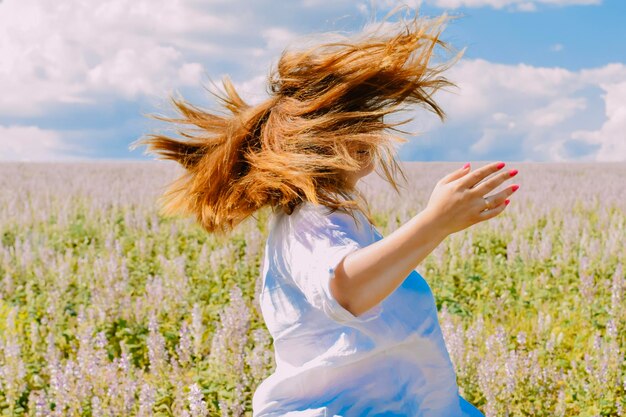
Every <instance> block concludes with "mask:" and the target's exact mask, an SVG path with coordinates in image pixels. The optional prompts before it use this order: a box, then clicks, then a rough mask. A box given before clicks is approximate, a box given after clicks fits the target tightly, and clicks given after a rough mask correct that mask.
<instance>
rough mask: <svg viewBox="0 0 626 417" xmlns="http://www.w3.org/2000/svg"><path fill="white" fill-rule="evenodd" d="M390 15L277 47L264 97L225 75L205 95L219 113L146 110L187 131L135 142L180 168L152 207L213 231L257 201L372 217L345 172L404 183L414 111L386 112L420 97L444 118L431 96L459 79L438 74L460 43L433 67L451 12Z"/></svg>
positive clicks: (181, 104)
mask: <svg viewBox="0 0 626 417" xmlns="http://www.w3.org/2000/svg"><path fill="white" fill-rule="evenodd" d="M395 14H396V13H395V12H394V13H390V14H389V15H387V17H385V19H384V20H383V21H382V22H379V23H378V24H377V25H372V24H370V25H368V27H367V28H366V29H363V30H362V31H361V32H360V33H357V34H355V35H352V36H344V35H335V39H334V40H332V41H329V42H325V43H321V44H317V45H312V46H310V45H309V46H307V47H305V48H302V47H301V48H289V49H285V50H284V51H283V52H282V54H281V56H280V58H279V60H278V63H277V65H276V67H275V68H272V69H271V70H270V73H269V76H268V79H267V87H268V91H267V92H268V94H269V97H268V98H267V99H265V100H264V101H262V102H261V103H259V104H256V105H251V104H248V103H246V102H245V101H244V100H243V99H242V98H241V97H240V95H239V94H238V93H237V91H236V89H235V87H234V85H233V83H232V82H231V80H230V78H229V77H228V76H226V77H224V78H223V80H222V84H223V88H224V91H223V92H222V93H212V94H214V95H215V97H216V98H217V101H218V103H219V104H220V106H221V107H222V110H225V111H222V113H221V114H220V113H218V112H211V111H208V110H204V109H201V108H199V107H197V106H195V105H193V104H190V103H188V102H187V101H185V100H184V99H183V98H175V97H170V100H171V102H172V103H173V105H174V107H175V108H176V110H177V112H178V113H179V116H178V117H165V116H159V115H148V117H152V118H155V119H157V120H162V121H165V122H169V123H174V124H176V125H178V126H180V128H179V130H178V133H179V134H180V135H181V136H182V137H183V138H184V139H181V138H172V137H168V136H165V135H163V134H154V133H153V134H148V135H146V136H144V137H142V138H140V139H139V140H138V141H137V142H135V143H134V144H133V145H132V148H134V147H136V146H138V145H143V144H145V145H147V146H148V150H147V152H153V153H156V154H158V156H159V158H157V159H167V160H173V161H176V162H177V163H179V164H180V165H181V166H182V167H183V168H184V173H183V174H182V175H181V176H180V177H179V178H177V179H176V180H175V181H173V182H172V183H171V184H169V186H168V189H167V190H166V192H165V193H164V195H162V196H161V198H160V204H161V209H160V213H161V214H162V215H165V216H172V215H193V216H194V217H195V218H196V219H197V221H198V222H199V224H200V225H201V226H202V228H203V229H205V230H206V231H208V232H209V233H217V234H220V235H225V234H227V233H228V232H230V231H231V230H232V229H233V228H234V227H236V226H237V225H238V224H239V223H240V222H242V221H243V220H245V219H246V218H247V217H249V216H251V215H252V214H253V213H255V212H256V211H257V210H260V209H262V208H263V207H266V206H269V207H271V208H272V210H282V211H284V212H285V213H286V214H291V213H292V212H293V210H294V208H295V207H296V206H297V205H298V204H301V203H302V202H304V201H309V202H312V203H315V204H323V205H325V206H327V207H329V208H330V209H331V210H332V211H335V210H341V211H345V212H347V213H349V214H350V215H351V216H353V217H354V213H353V210H355V209H356V210H361V212H363V213H364V214H365V215H366V217H368V219H369V220H370V221H371V222H372V223H374V221H373V219H372V216H371V214H370V212H369V207H368V206H367V202H366V200H365V199H364V198H363V195H362V194H361V193H360V192H359V191H358V190H357V189H356V187H354V186H352V185H350V184H349V183H348V182H347V181H346V179H345V175H344V174H345V173H347V172H355V171H358V170H360V169H361V168H363V167H365V166H367V165H368V164H369V163H373V164H374V166H375V167H376V170H377V172H378V174H379V175H381V173H382V174H384V177H385V179H386V180H387V181H388V182H389V183H390V184H391V186H392V187H393V188H394V189H395V190H396V192H397V193H398V194H399V193H400V191H399V189H398V185H397V182H396V180H395V177H396V176H397V174H398V173H400V174H401V175H402V177H403V179H404V181H405V182H406V175H405V174H404V172H403V171H402V168H401V167H400V166H399V164H398V162H397V161H396V159H395V158H394V151H395V150H394V148H393V144H394V143H404V142H407V139H405V138H403V137H401V136H398V135H397V134H395V133H402V134H407V133H409V132H404V131H402V130H400V129H399V128H398V127H399V126H401V125H403V124H406V123H408V122H410V121H411V120H413V118H412V117H410V118H407V119H404V120H399V121H390V120H387V119H388V118H386V117H385V116H390V115H392V114H398V113H400V112H402V111H407V110H409V109H410V106H411V105H417V106H420V107H423V108H424V109H426V110H427V111H430V112H432V113H434V114H436V115H437V116H438V117H439V118H440V119H441V120H442V121H444V120H445V113H444V111H443V109H442V108H441V107H440V106H439V105H438V104H437V102H436V101H435V100H434V98H433V93H435V92H436V91H437V90H439V89H441V88H445V87H456V85H455V84H453V83H452V82H450V81H449V80H448V79H446V78H445V77H443V76H442V73H443V72H444V71H445V70H446V69H447V68H449V67H450V66H451V65H452V64H454V63H455V62H456V61H458V59H460V58H461V56H462V55H463V53H464V51H465V49H463V50H462V51H460V52H459V53H458V54H457V55H456V56H455V57H453V59H451V60H450V61H449V62H443V63H440V64H438V65H431V62H430V61H431V58H432V57H433V55H435V52H436V51H437V50H436V49H435V47H437V46H439V47H441V48H443V49H444V50H446V51H451V50H452V49H451V47H450V45H448V44H447V43H445V42H443V41H442V40H441V39H440V35H441V32H442V31H443V28H444V26H445V23H446V22H447V20H449V19H450V18H451V17H450V16H448V15H447V14H446V13H444V14H443V15H441V16H438V17H436V18H424V17H418V15H417V11H416V13H415V15H414V16H413V17H411V18H409V19H406V18H403V17H401V18H400V19H398V20H397V21H395V22H391V21H389V18H390V17H391V16H394V15H395ZM363 155H366V156H363ZM353 197H354V199H353ZM365 208H367V210H364V209H365Z"/></svg>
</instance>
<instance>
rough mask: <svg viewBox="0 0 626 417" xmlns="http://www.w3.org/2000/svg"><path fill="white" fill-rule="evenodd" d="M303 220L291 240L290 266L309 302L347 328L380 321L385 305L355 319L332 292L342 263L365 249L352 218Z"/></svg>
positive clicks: (297, 283)
mask: <svg viewBox="0 0 626 417" xmlns="http://www.w3.org/2000/svg"><path fill="white" fill-rule="evenodd" d="M301 220H302V221H301V222H298V227H296V228H295V229H294V230H293V236H292V237H291V242H290V245H289V252H290V262H289V263H290V269H291V277H292V278H293V281H294V282H295V284H296V286H297V287H298V288H299V289H300V290H301V291H302V293H303V294H304V296H305V298H306V299H307V301H308V302H309V303H310V304H311V305H312V306H313V307H315V308H317V309H319V310H321V311H322V312H324V313H325V314H326V316H328V317H329V318H330V319H332V320H334V321H336V322H338V323H340V324H343V325H349V324H350V323H356V322H364V321H369V320H373V319H375V318H377V317H378V316H379V315H380V313H381V312H382V305H381V304H378V305H376V306H374V307H372V308H371V309H370V310H368V311H366V312H365V313H363V314H361V315H359V316H355V315H353V314H352V313H351V312H350V311H348V310H346V309H345V308H344V307H343V306H341V304H339V302H338V301H337V300H336V299H335V298H334V297H333V295H332V293H331V291H330V280H331V279H333V278H334V277H335V268H336V266H337V264H338V263H339V261H341V260H342V259H343V258H344V257H346V256H347V255H348V254H349V253H351V252H354V251H356V250H357V249H359V248H361V247H363V245H362V244H361V243H360V241H359V238H358V235H357V233H356V231H355V227H356V224H355V223H354V221H353V220H352V218H351V217H350V216H349V215H347V214H345V213H338V212H335V213H332V214H330V215H328V216H309V217H307V218H304V219H301Z"/></svg>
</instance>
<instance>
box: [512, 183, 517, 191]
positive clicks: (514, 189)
mask: <svg viewBox="0 0 626 417" xmlns="http://www.w3.org/2000/svg"><path fill="white" fill-rule="evenodd" d="M518 188H519V185H517V184H515V185H514V186H513V187H511V189H512V190H513V191H517V189H518Z"/></svg>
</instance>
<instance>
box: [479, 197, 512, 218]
mask: <svg viewBox="0 0 626 417" xmlns="http://www.w3.org/2000/svg"><path fill="white" fill-rule="evenodd" d="M493 204H494V203H492V207H491V208H490V209H489V210H483V211H481V212H480V213H478V217H479V218H480V220H481V221H483V220H487V219H491V218H492V217H496V216H497V215H498V214H500V213H502V212H503V211H504V209H505V208H506V204H504V200H503V202H502V204H498V205H497V206H495V207H494V206H493Z"/></svg>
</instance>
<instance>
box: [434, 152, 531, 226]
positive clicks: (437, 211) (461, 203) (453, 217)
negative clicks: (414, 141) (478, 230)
mask: <svg viewBox="0 0 626 417" xmlns="http://www.w3.org/2000/svg"><path fill="white" fill-rule="evenodd" d="M504 165H505V164H504V162H494V163H491V164H487V165H485V166H483V167H480V168H478V169H477V170H475V171H473V172H470V171H471V170H470V167H469V166H467V167H466V168H460V169H458V170H456V171H454V172H451V173H450V174H448V175H446V176H445V177H443V178H442V179H440V180H439V181H438V182H437V184H436V186H435V189H434V190H433V192H432V194H431V196H430V200H429V201H428V205H427V206H426V209H425V211H427V212H428V213H430V215H431V216H432V218H433V219H434V220H435V221H436V222H438V223H439V226H440V227H441V228H443V231H444V232H446V233H447V234H452V233H455V232H458V231H460V230H463V229H466V228H468V227H469V226H472V225H474V224H476V223H479V222H482V221H484V220H487V219H490V218H492V217H495V216H497V215H498V214H500V213H501V212H502V211H504V208H505V207H506V204H508V200H507V201H506V203H505V200H506V198H507V197H509V196H510V195H511V194H513V192H514V191H515V190H516V189H517V188H519V186H518V185H511V186H510V187H507V188H506V189H504V190H502V191H500V192H498V193H496V194H493V195H489V196H487V193H489V192H490V191H491V190H493V189H495V188H496V187H497V186H499V185H500V184H502V183H503V182H504V181H506V180H508V179H511V178H512V177H513V176H515V174H517V170H516V169H512V170H507V171H504V172H499V173H498V174H497V175H493V176H491V177H490V178H488V179H485V178H487V177H488V176H489V175H491V174H493V173H494V172H498V171H500V170H501V169H502V168H503V167H504ZM483 180H484V181H483ZM484 197H486V202H487V203H488V205H487V204H486V203H485V198H484Z"/></svg>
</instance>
